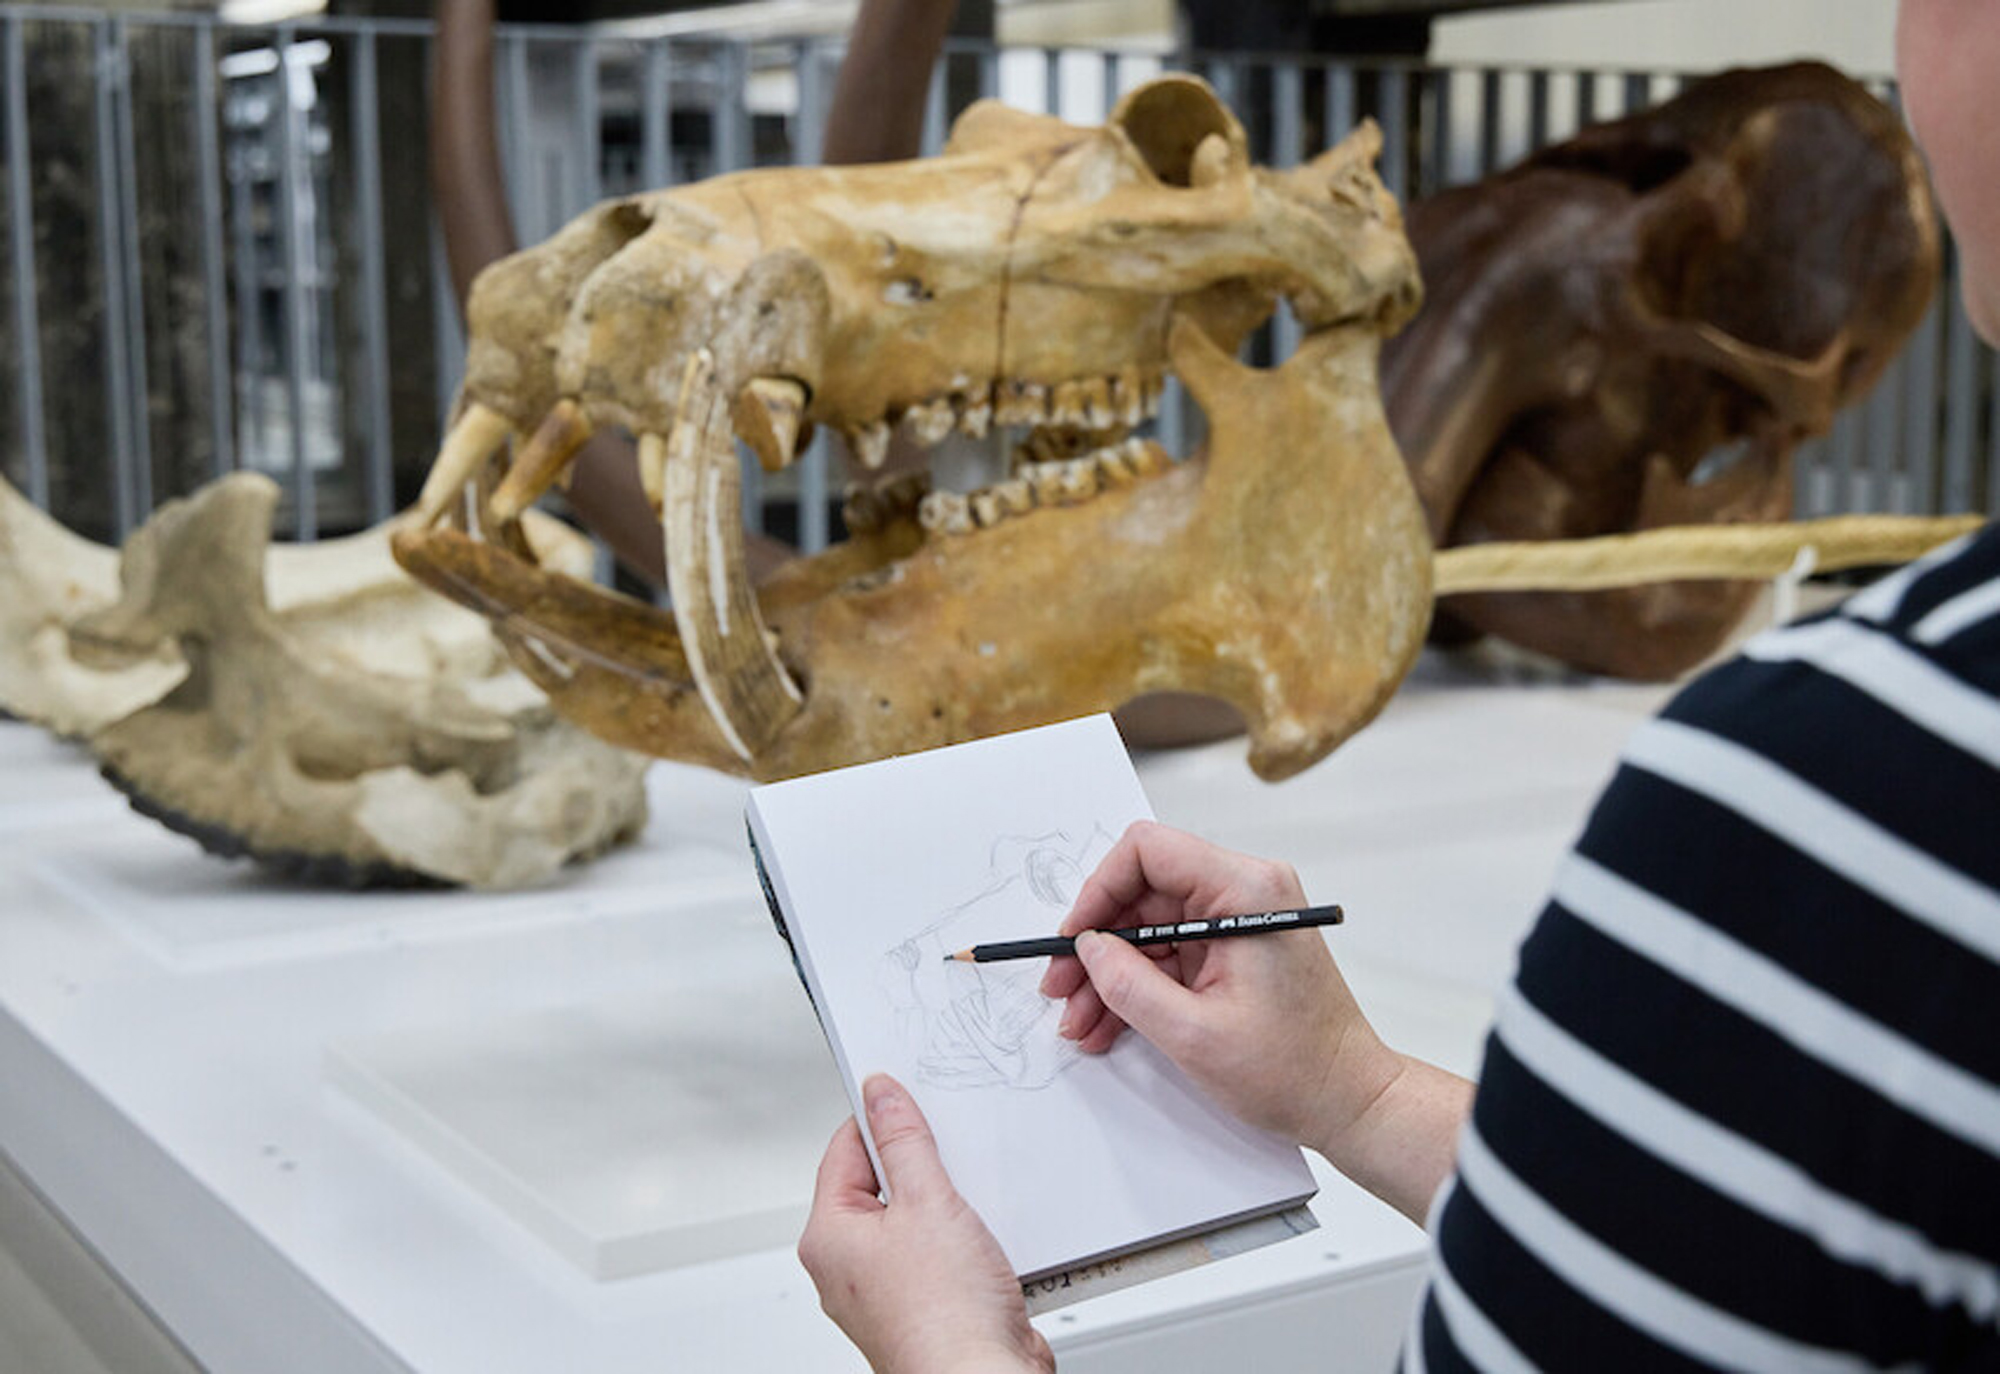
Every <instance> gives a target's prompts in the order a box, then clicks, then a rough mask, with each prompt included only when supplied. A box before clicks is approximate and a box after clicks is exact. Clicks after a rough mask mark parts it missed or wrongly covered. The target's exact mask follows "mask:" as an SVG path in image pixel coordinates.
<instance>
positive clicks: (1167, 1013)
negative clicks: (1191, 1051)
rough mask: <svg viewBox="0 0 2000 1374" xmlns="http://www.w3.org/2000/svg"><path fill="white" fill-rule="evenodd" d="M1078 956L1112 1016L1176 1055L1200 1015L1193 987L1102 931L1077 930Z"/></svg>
mask: <svg viewBox="0 0 2000 1374" xmlns="http://www.w3.org/2000/svg"><path fill="white" fill-rule="evenodd" d="M1076 957H1077V959H1078V961H1079V962H1081V963H1082V964H1083V968H1084V972H1086V973H1088V974H1089V975H1090V985H1091V986H1092V987H1093V988H1095V989H1097V995H1098V997H1099V998H1100V999H1101V1000H1102V1001H1103V1003H1104V1005H1105V1006H1106V1007H1107V1008H1108V1009H1109V1010H1110V1011H1111V1013H1112V1014H1113V1015H1114V1016H1116V1017H1117V1018H1118V1019H1119V1020H1121V1021H1123V1022H1124V1023H1125V1024H1126V1025H1128V1026H1130V1027H1131V1028H1132V1029H1133V1030H1135V1031H1137V1032H1139V1034H1141V1035H1143V1036H1145V1037H1146V1038H1147V1039H1148V1040H1150V1041H1152V1042H1153V1043H1154V1044H1155V1045H1157V1046H1159V1047H1160V1048H1161V1049H1163V1050H1165V1051H1166V1052H1167V1054H1168V1055H1169V1056H1170V1057H1171V1056H1173V1055H1175V1053H1176V1051H1177V1048H1178V1047H1179V1046H1180V1045H1181V1044H1182V1043H1184V1042H1185V1040H1186V1039H1187V1034H1188V1031H1189V1030H1190V1029H1191V1028H1192V1027H1193V1026H1194V1024H1195V1022H1196V1021H1197V1020H1198V1019H1199V1018H1200V1015H1201V1012H1200V1006H1199V1002H1198V999H1197V998H1196V997H1195V995H1194V994H1193V993H1192V992H1189V991H1188V990H1187V988H1185V987H1184V986H1182V985H1181V984H1180V983H1179V982H1178V981H1176V980H1175V979H1174V978H1173V976H1172V975H1170V974H1169V973H1168V972H1167V971H1166V970H1165V969H1163V968H1161V967H1160V966H1159V965H1158V964H1156V963H1154V962H1153V961H1152V960H1151V959H1148V958H1147V957H1146V956H1145V955H1143V954H1141V953H1140V952H1139V951H1138V950H1136V949H1134V948H1133V947H1132V946H1131V945H1130V944H1128V943H1127V942H1126V941H1124V940H1121V939H1119V938H1118V937H1117V936H1115V935H1106V934H1104V933H1103V932H1102V931H1096V930H1086V931H1084V932H1083V933H1082V934H1081V935H1078V936H1077V937H1076Z"/></svg>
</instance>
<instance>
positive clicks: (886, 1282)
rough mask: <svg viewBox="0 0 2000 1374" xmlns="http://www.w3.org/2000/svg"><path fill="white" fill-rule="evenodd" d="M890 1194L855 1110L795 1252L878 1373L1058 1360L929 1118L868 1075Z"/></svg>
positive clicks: (872, 1119) (1047, 1366) (865, 1088)
mask: <svg viewBox="0 0 2000 1374" xmlns="http://www.w3.org/2000/svg"><path fill="white" fill-rule="evenodd" d="M861 1096H862V1100H863V1102H864V1104H865V1105H866V1107H867V1111H868V1127H869V1130H870V1131H871V1132H872V1133H873V1134H874V1137H875V1149H876V1152H877V1153H878V1154H879V1155H880V1156H881V1159H882V1172H883V1173H884V1174H885V1175H887V1177H885V1178H884V1179H883V1180H882V1184H883V1187H884V1191H886V1192H887V1194H888V1199H889V1200H888V1202H886V1203H884V1202H882V1201H881V1200H880V1199H878V1198H877V1197H876V1180H875V1173H874V1170H873V1169H872V1168H871V1167H870V1165H869V1162H868V1151H867V1149H866V1147H864V1146H863V1145H862V1143H861V1130H860V1128H859V1127H858V1126H856V1125H855V1124H854V1121H853V1120H852V1119H851V1118H850V1119H849V1120H848V1121H847V1123H846V1124H845V1125H843V1126H842V1127H841V1128H840V1130H839V1131H837V1132H836V1133H835V1134H834V1137H833V1142H832V1143H831V1144H830V1145H828V1146H827V1150H826V1158H825V1159H824V1160H822V1161H821V1162H820V1166H819V1181H818V1183H817V1185H816V1186H815V1187H814V1189H813V1203H812V1215H811V1216H810V1217H809V1218H808V1219H807V1221H806V1229H805V1233H804V1234H803V1235H801V1236H800V1237H799V1259H800V1261H801V1262H802V1263H803V1264H804V1265H805V1267H806V1272H807V1273H808V1274H810V1275H811V1276H812V1281H813V1285H814V1286H815V1287H816V1288H818V1289H819V1299H820V1306H821V1307H822V1308H824V1309H825V1310H826V1314H827V1315H828V1316H829V1317H832V1318H833V1320H834V1321H835V1322H836V1323H838V1324H839V1326H840V1329H841V1330H842V1331H845V1332H846V1333H847V1337H848V1339H849V1340H851V1341H853V1342H854V1343H855V1345H857V1346H859V1347H860V1348H861V1353H862V1354H864V1355H866V1356H867V1357H868V1363H869V1364H870V1366H872V1367H873V1368H874V1369H875V1370H876V1371H878V1374H973V1372H974V1371H978V1374H997V1371H1002V1370H1006V1371H1015V1372H1016V1374H1018V1371H1021V1370H1039V1371H1043V1372H1044V1374H1047V1371H1052V1370H1054V1368H1055V1356H1054V1355H1053V1354H1052V1353H1051V1352H1050V1350H1049V1343H1048V1342H1047V1341H1046V1340H1044V1339H1043V1337H1042V1334H1041V1333H1040V1332H1039V1331H1036V1330H1035V1328H1034V1327H1032V1326H1030V1325H1029V1324H1028V1309H1027V1303H1026V1301H1025V1300H1024V1299H1023V1298H1022V1296H1021V1285H1020V1281H1019V1280H1018V1279H1016V1278H1015V1277H1014V1271H1013V1269H1012V1268H1011V1267H1010V1266H1009V1265H1008V1263H1007V1257H1006V1255H1004V1254H1003V1253H1001V1250H1000V1243H999V1242H998V1241H996V1240H994V1239H993V1233H992V1232H991V1231H989V1230H987V1229H986V1223H985V1222H983V1221H981V1220H980V1219H979V1215H978V1213H976V1212H974V1211H973V1210H972V1208H971V1206H970V1205H969V1204H968V1203H967V1202H966V1201H965V1199H964V1198H962V1197H960V1196H959V1193H958V1190H957V1189H956V1188H954V1187H952V1185H951V1179H950V1178H949V1177H948V1176H947V1175H946V1174H945V1169H944V1163H943V1161H942V1160H940V1159H939V1158H938V1152H937V1142H936V1141H935V1140H934V1139H932V1137H931V1130H930V1126H929V1124H928V1123H927V1122H926V1121H925V1120H924V1115H923V1112H922V1111H921V1110H920V1109H919V1108H918V1107H917V1104H916V1102H915V1100H914V1099H912V1098H911V1097H910V1095H909V1093H908V1092H907V1091H905V1090H904V1088H903V1086H902V1085H901V1084H900V1083H898V1082H896V1080H894V1079H893V1078H890V1077H888V1076H887V1075H886V1074H876V1075H874V1076H873V1077H871V1078H869V1079H868V1080H867V1082H865V1083H863V1084H862V1085H861Z"/></svg>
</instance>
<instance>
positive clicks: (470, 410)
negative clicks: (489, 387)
mask: <svg viewBox="0 0 2000 1374" xmlns="http://www.w3.org/2000/svg"><path fill="white" fill-rule="evenodd" d="M513 432H514V426H513V425H512V424H511V423H510V422H509V421H508V419H507V417H506V416H505V415H502V414H501V413H500V412H499V411H497V410H494V409H493V408H492V407H491V406H487V405H482V404H481V403H480V402H478V401H473V402H471V403H470V404H469V405H467V406H466V408H465V413H464V414H463V415H460V416H459V417H458V423H457V424H454V425H453V426H452V427H451V432H450V433H449V434H447V435H445V437H444V445H443V447H441V448H440V449H439V450H438V456H437V461H436V462H435V463H433V464H431V471H430V476H428V477H426V478H424V489H423V491H421V492H420V493H418V495H417V522H418V524H419V525H429V524H432V523H434V522H435V521H436V520H437V518H438V517H439V516H441V515H443V514H444V513H445V511H447V510H449V509H450V508H451V504H452V502H453V501H455V500H457V499H458V494H459V492H461V491H462V490H464V489H465V486H466V484H467V483H469V482H472V481H473V480H474V479H476V478H477V477H478V476H479V473H480V470H481V469H482V468H484V467H485V466H486V462H487V460H488V459H490V458H491V457H492V456H493V454H494V452H495V451H496V450H498V449H499V447H500V445H502V444H504V443H506V442H507V436H508V435H509V434H512V433H513Z"/></svg>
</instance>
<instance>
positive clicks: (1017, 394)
mask: <svg viewBox="0 0 2000 1374" xmlns="http://www.w3.org/2000/svg"><path fill="white" fill-rule="evenodd" d="M993 408H994V409H993V418H994V420H995V421H997V422H998V423H1000V424H1003V425H1039V424H1041V423H1042V422H1044V421H1045V420H1047V419H1048V418H1049V389H1048V388H1047V387H1045V386H1043V385H1042V384H1041V383H1040V382H1029V381H1023V380H1022V379H1020V378H1018V377H1010V378H1008V379H1007V380H1006V381H1004V382H1002V383H1001V384H1000V385H999V386H998V387H997V388H995V390H994V401H993Z"/></svg>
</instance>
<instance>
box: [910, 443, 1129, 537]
mask: <svg viewBox="0 0 2000 1374" xmlns="http://www.w3.org/2000/svg"><path fill="white" fill-rule="evenodd" d="M1166 466H1167V458H1166V456H1165V455H1164V454H1163V453H1162V452H1161V451H1160V449H1159V447H1158V445H1156V444H1153V443H1150V442H1148V441H1146V440H1144V439H1138V438H1132V439H1127V440H1125V441H1124V442H1123V443H1121V444H1114V445H1112V446H1111V447H1109V448H1102V449H1099V450H1098V451H1097V452H1095V453H1093V454H1090V455H1088V456H1086V457H1082V458H1071V459H1067V460H1064V461H1060V462H1052V463H1028V464H1024V465H1023V466H1022V467H1021V469H1020V474H1019V475H1018V476H1016V477H1014V478H1012V479H1010V480H1008V481H1005V482H1000V483H997V484H995V485H993V486H990V487H984V488H981V489H980V490H978V491H975V492H972V493H969V494H962V493H959V492H955V491H933V492H931V493H929V494H928V495H926V496H925V497H924V498H923V501H922V502H921V503H920V504H919V505H918V507H917V522H918V523H919V524H921V525H922V526H923V527H924V529H926V530H928V531H930V532H931V533H933V534H969V533H971V532H972V531H973V530H975V529H983V528H987V527H990V526H993V525H997V524H999V523H1000V522H1001V521H1002V520H1005V519H1007V518H1008V517H1009V516H1014V515H1025V514H1027V513H1028V512H1029V511H1031V510H1033V509H1035V508H1036V507H1038V506H1073V505H1077V504H1078V503H1080V502H1083V501H1088V500H1089V499H1090V498H1091V497H1093V496H1095V495H1096V494H1097V493H1098V492H1099V491H1101V490H1103V489H1105V488H1107V487H1125V486H1130V485H1131V484H1132V483H1134V482H1136V481H1138V480H1139V479H1141V478H1143V477H1150V476H1152V475H1153V474H1154V473H1156V472H1160V471H1162V470H1163V469H1164V468H1165V467H1166Z"/></svg>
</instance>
